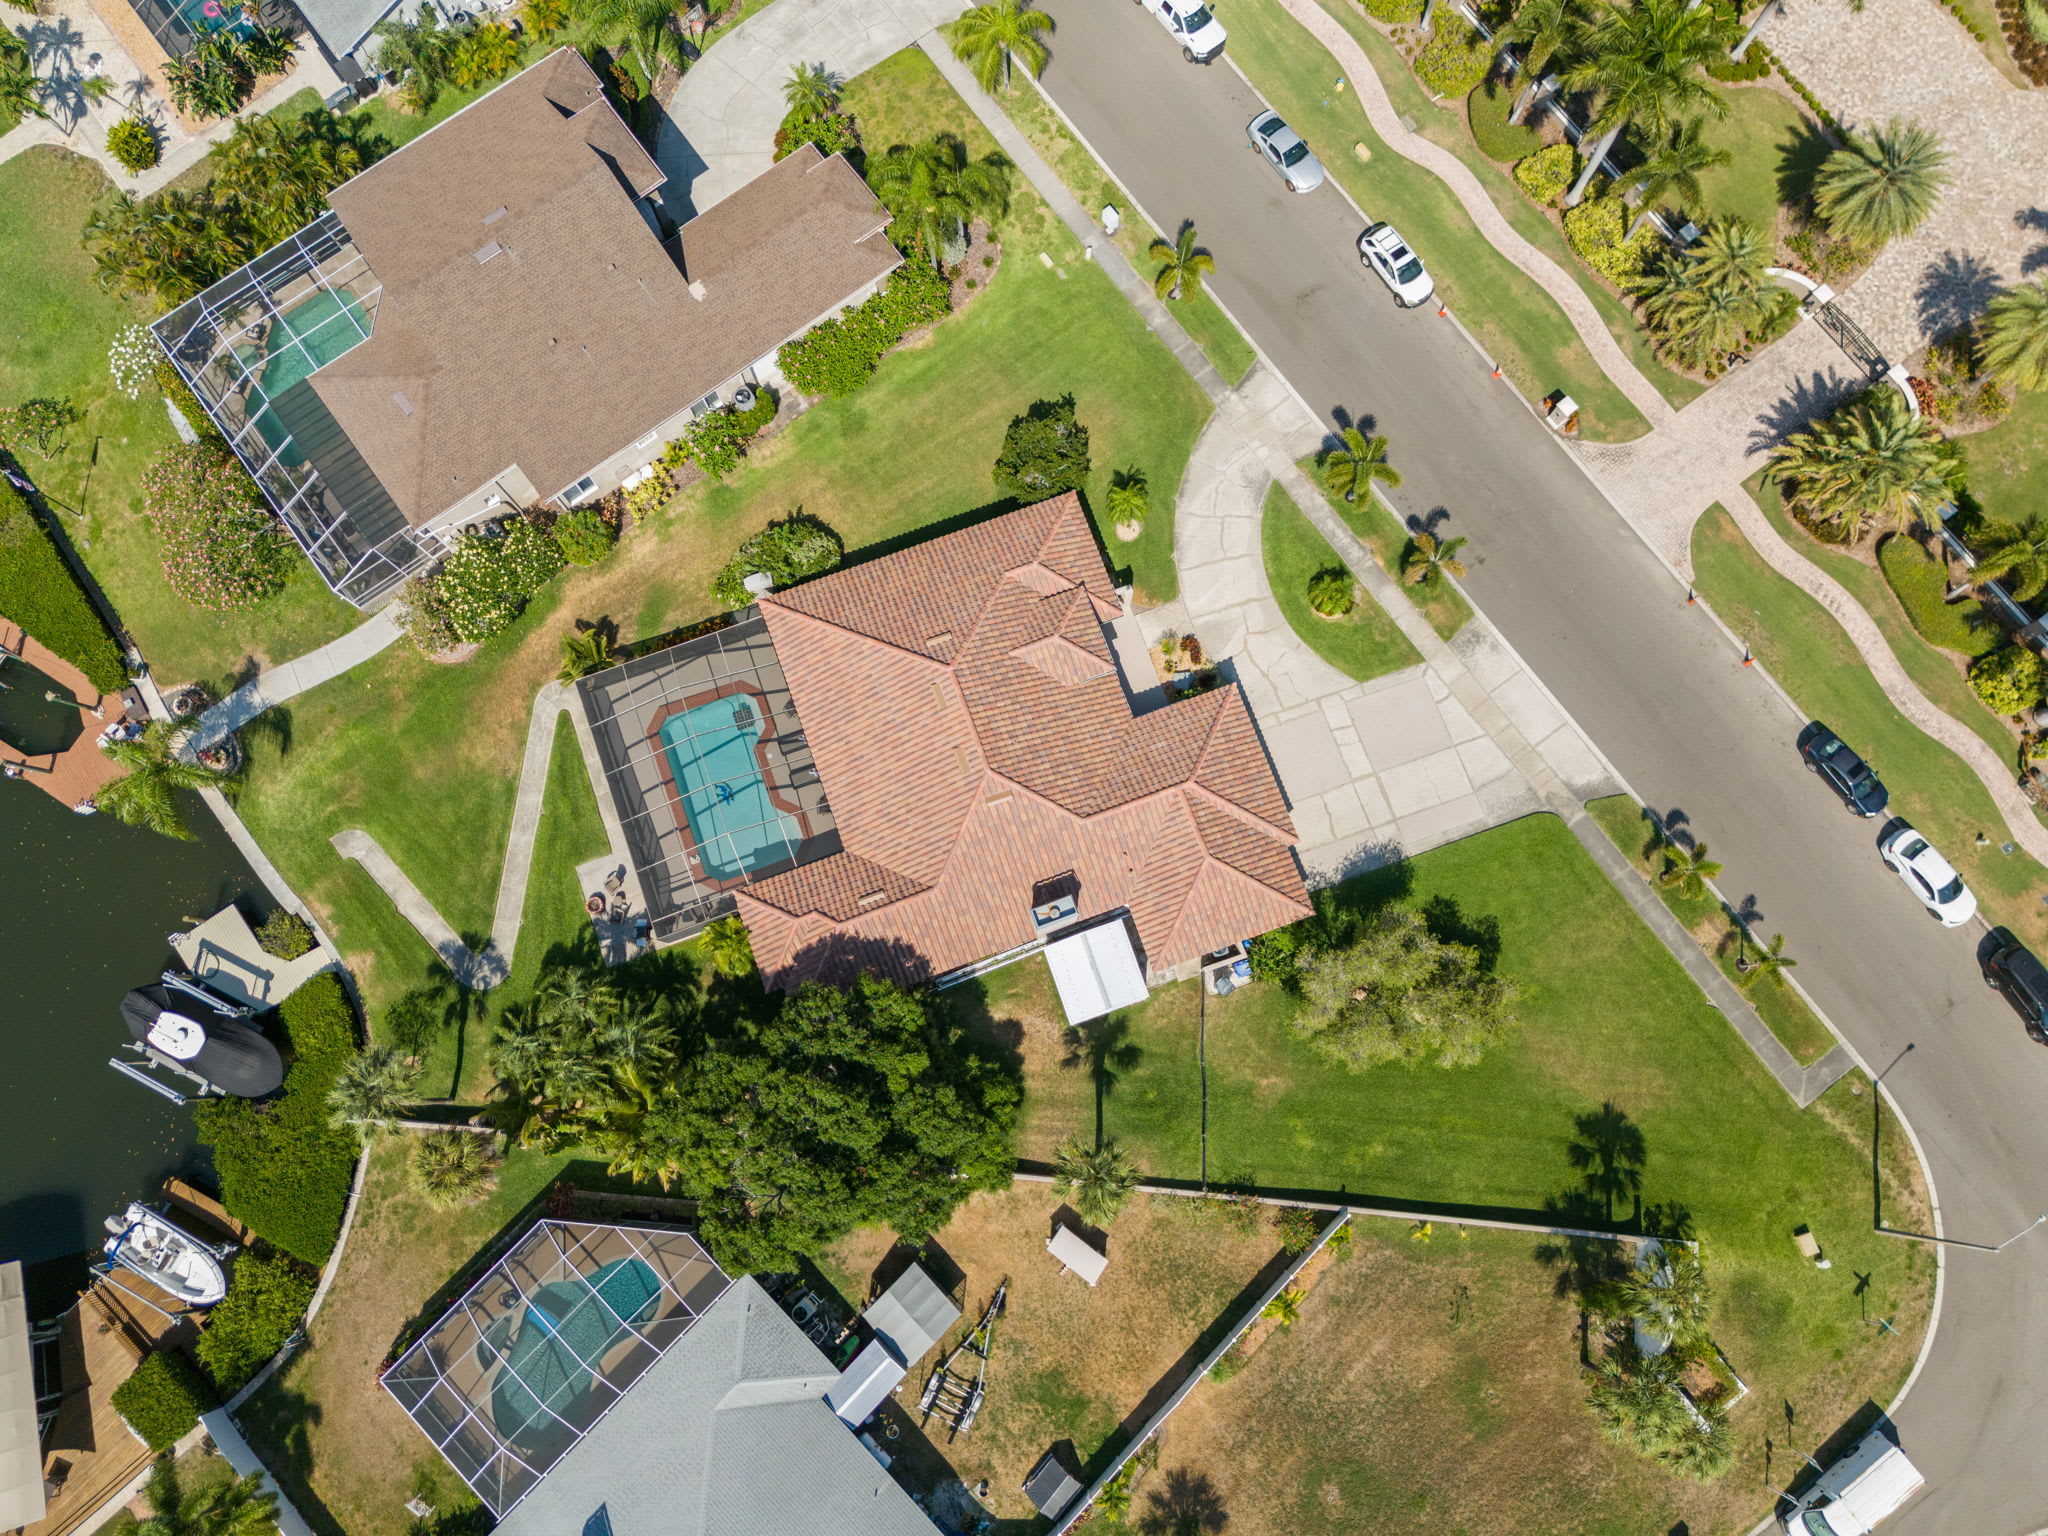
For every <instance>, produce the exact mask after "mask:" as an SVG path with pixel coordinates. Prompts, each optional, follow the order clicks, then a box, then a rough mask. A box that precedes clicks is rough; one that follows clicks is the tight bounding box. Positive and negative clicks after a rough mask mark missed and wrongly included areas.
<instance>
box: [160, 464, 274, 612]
mask: <svg viewBox="0 0 2048 1536" xmlns="http://www.w3.org/2000/svg"><path fill="white" fill-rule="evenodd" d="M142 509H143V512H144V513H145V514H146V515H147V516H148V518H149V521H150V524H151V526H153V527H154V528H155V529H156V531H157V535H158V537H160V538H161V539H162V540H163V541H164V579H165V580H166V581H168V582H169V583H170V586H171V590H172V591H173V592H176V593H177V594H178V595H179V596H180V597H182V598H184V599H185V601H186V602H188V603H191V604H193V605H194V606H195V607H200V608H216V609H234V608H248V607H251V606H253V605H254V604H256V603H260V602H262V601H263V600H264V599H265V598H266V597H271V596H274V595H275V594H276V593H278V592H279V591H281V590H283V588H284V585H285V583H286V582H287V581H288V580H290V578H291V560H292V543H291V540H290V539H289V538H287V537H286V535H285V531H284V529H283V528H281V527H279V526H278V522H277V519H276V518H275V517H273V516H272V515H271V512H270V508H268V507H267V506H265V505H264V503H263V496H262V493H261V492H259V491H258V490H257V489H256V483H255V482H254V481H253V480H251V479H250V478H249V477H248V475H247V474H246V473H245V472H244V471H243V469H242V466H241V465H240V464H239V463H237V462H236V461H235V457H234V455H233V454H231V453H229V452H228V451H227V449H226V447H224V446H223V445H222V444H221V443H220V442H219V441H218V440H217V439H216V440H212V441H202V442H198V443H192V444H184V443H180V444H179V445H178V446H176V447H174V448H167V449H165V450H164V451H163V452H162V453H160V454H158V455H157V456H156V458H155V459H154V460H152V461H151V463H150V466H149V468H148V469H146V470H145V471H143V475H142Z"/></svg>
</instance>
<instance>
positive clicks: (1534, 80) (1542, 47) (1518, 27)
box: [1500, 0, 1592, 123]
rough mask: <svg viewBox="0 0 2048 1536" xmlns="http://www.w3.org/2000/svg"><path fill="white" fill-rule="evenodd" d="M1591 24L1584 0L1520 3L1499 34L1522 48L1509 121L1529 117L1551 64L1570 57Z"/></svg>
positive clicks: (1505, 40) (1503, 39) (1525, 1)
mask: <svg viewBox="0 0 2048 1536" xmlns="http://www.w3.org/2000/svg"><path fill="white" fill-rule="evenodd" d="M1591 23H1592V13H1591V12H1590V11H1588V10H1587V8H1586V0H1522V4H1521V5H1520V6H1519V7H1517V8H1516V11H1515V14H1514V15H1513V16H1512V17H1510V18H1509V20H1508V24H1507V26H1505V27H1504V28H1502V29H1501V32H1500V38H1501V41H1503V42H1508V43H1520V44H1521V45H1522V49H1523V53H1522V66H1521V69H1520V70H1519V71H1518V72H1517V74H1516V76H1515V78H1516V79H1517V80H1519V81H1520V82H1521V89H1520V91H1518V92H1517V93H1516V96H1515V105H1514V109H1513V110H1512V111H1510V112H1509V113H1508V121H1509V122H1511V123H1519V122H1520V121H1522V119H1523V118H1525V117H1527V116H1528V115H1529V109H1530V108H1531V107H1533V106H1534V105H1535V104H1536V98H1537V95H1538V93H1539V92H1540V91H1541V90H1542V89H1543V76H1544V74H1545V73H1546V72H1547V71H1548V70H1549V68H1550V66H1551V63H1552V62H1553V61H1554V60H1556V59H1558V58H1561V57H1563V56H1564V55H1566V54H1569V53H1570V52H1571V51H1572V50H1573V48H1575V47H1576V46H1577V45H1578V43H1579V41H1580V40H1581V39H1582V38H1583V37H1584V36H1585V33H1586V29H1587V27H1588V26H1590V25H1591Z"/></svg>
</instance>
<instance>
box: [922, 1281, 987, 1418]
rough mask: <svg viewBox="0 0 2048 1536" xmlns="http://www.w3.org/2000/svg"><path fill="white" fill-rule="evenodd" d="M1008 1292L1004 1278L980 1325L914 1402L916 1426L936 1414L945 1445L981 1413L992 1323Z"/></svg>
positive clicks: (938, 1368)
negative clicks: (944, 1433) (943, 1425)
mask: <svg viewBox="0 0 2048 1536" xmlns="http://www.w3.org/2000/svg"><path fill="white" fill-rule="evenodd" d="M1009 1290H1010V1282H1009V1279H1008V1277H1007V1276H1006V1277H1004V1279H1003V1282H1002V1283H1001V1284H1000V1285H998V1286H997V1287H996V1293H995V1295H994V1296H993V1297H991V1298H990V1299H989V1304H988V1310H986V1311H985V1312H983V1313H982V1314H981V1321H980V1322H978V1323H976V1324H975V1325H974V1327H973V1328H972V1329H971V1330H970V1331H969V1332H968V1334H967V1337H966V1338H964V1339H962V1340H961V1341H960V1342H959V1343H958V1344H955V1345H954V1346H953V1348H952V1350H951V1351H950V1352H949V1353H948V1354H947V1356H946V1358H945V1359H944V1360H941V1361H940V1362H939V1364H938V1365H937V1367H936V1368H934V1369H933V1371H932V1373H931V1375H930V1377H929V1378H927V1379H926V1381H925V1384H924V1393H923V1395H922V1396H920V1397H919V1398H918V1400H917V1411H918V1412H919V1413H920V1414H922V1415H923V1418H921V1419H920V1420H919V1421H918V1422H919V1423H920V1424H929V1423H930V1422H931V1419H932V1415H933V1414H935V1413H936V1414H937V1415H938V1416H939V1418H940V1419H941V1420H942V1421H943V1422H944V1423H945V1426H946V1440H947V1443H948V1444H950V1443H951V1442H952V1441H953V1439H954V1438H955V1437H956V1436H959V1435H964V1434H966V1433H967V1432H968V1431H970V1430H971V1429H973V1428H974V1419H975V1416H976V1415H977V1414H979V1413H980V1412H981V1400H982V1398H983V1396H984V1395H985V1394H986V1393H987V1391H988V1356H989V1349H990V1346H991V1345H993V1343H994V1342H995V1332H996V1319H997V1318H998V1317H1000V1316H1001V1315H1002V1311H1003V1298H1004V1297H1005V1296H1007V1295H1008V1294H1009ZM970 1371H971V1372H972V1376H971V1377H970V1375H969V1372H970Z"/></svg>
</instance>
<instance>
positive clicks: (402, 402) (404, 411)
mask: <svg viewBox="0 0 2048 1536" xmlns="http://www.w3.org/2000/svg"><path fill="white" fill-rule="evenodd" d="M391 403H392V404H393V405H395V406H397V407H398V414H399V415H401V416H410V415H411V414H412V402H411V401H410V400H408V399H406V398H405V391H404V390H402V389H394V390H393V391H392V392H391Z"/></svg>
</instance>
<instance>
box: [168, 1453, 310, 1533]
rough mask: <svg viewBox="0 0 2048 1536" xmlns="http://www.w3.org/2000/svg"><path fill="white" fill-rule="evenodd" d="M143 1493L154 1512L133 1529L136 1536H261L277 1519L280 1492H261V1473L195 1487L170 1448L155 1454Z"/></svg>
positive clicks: (272, 1527)
mask: <svg viewBox="0 0 2048 1536" xmlns="http://www.w3.org/2000/svg"><path fill="white" fill-rule="evenodd" d="M144 1496H145V1497H146V1498H148V1500H149V1510H150V1514H149V1518H148V1519H147V1520H144V1521H143V1522H142V1523H141V1524H140V1525H138V1526H137V1527H136V1528H135V1529H136V1536H260V1533H262V1532H265V1531H269V1530H272V1529H274V1528H275V1526H276V1523H277V1495H276V1494H274V1493H266V1492H264V1491H263V1474H262V1473H261V1472H251V1473H250V1474H249V1475H248V1476H247V1477H230V1478H227V1479H225V1480H223V1481H219V1482H210V1483H208V1484H207V1485H206V1486H205V1487H203V1488H201V1489H199V1490H198V1491H197V1492H191V1491H188V1490H187V1489H186V1487H185V1485H184V1482H183V1481H182V1480H181V1479H180V1478H179V1476H178V1463H177V1461H176V1459H175V1458H174V1457H172V1456H171V1455H170V1454H169V1453H168V1452H166V1453H165V1454H163V1455H161V1456H159V1457H158V1458H157V1460H156V1468H155V1470H154V1471H152V1472H151V1473H150V1474H149V1486H148V1487H147V1488H146V1489H145V1490H144Z"/></svg>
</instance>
